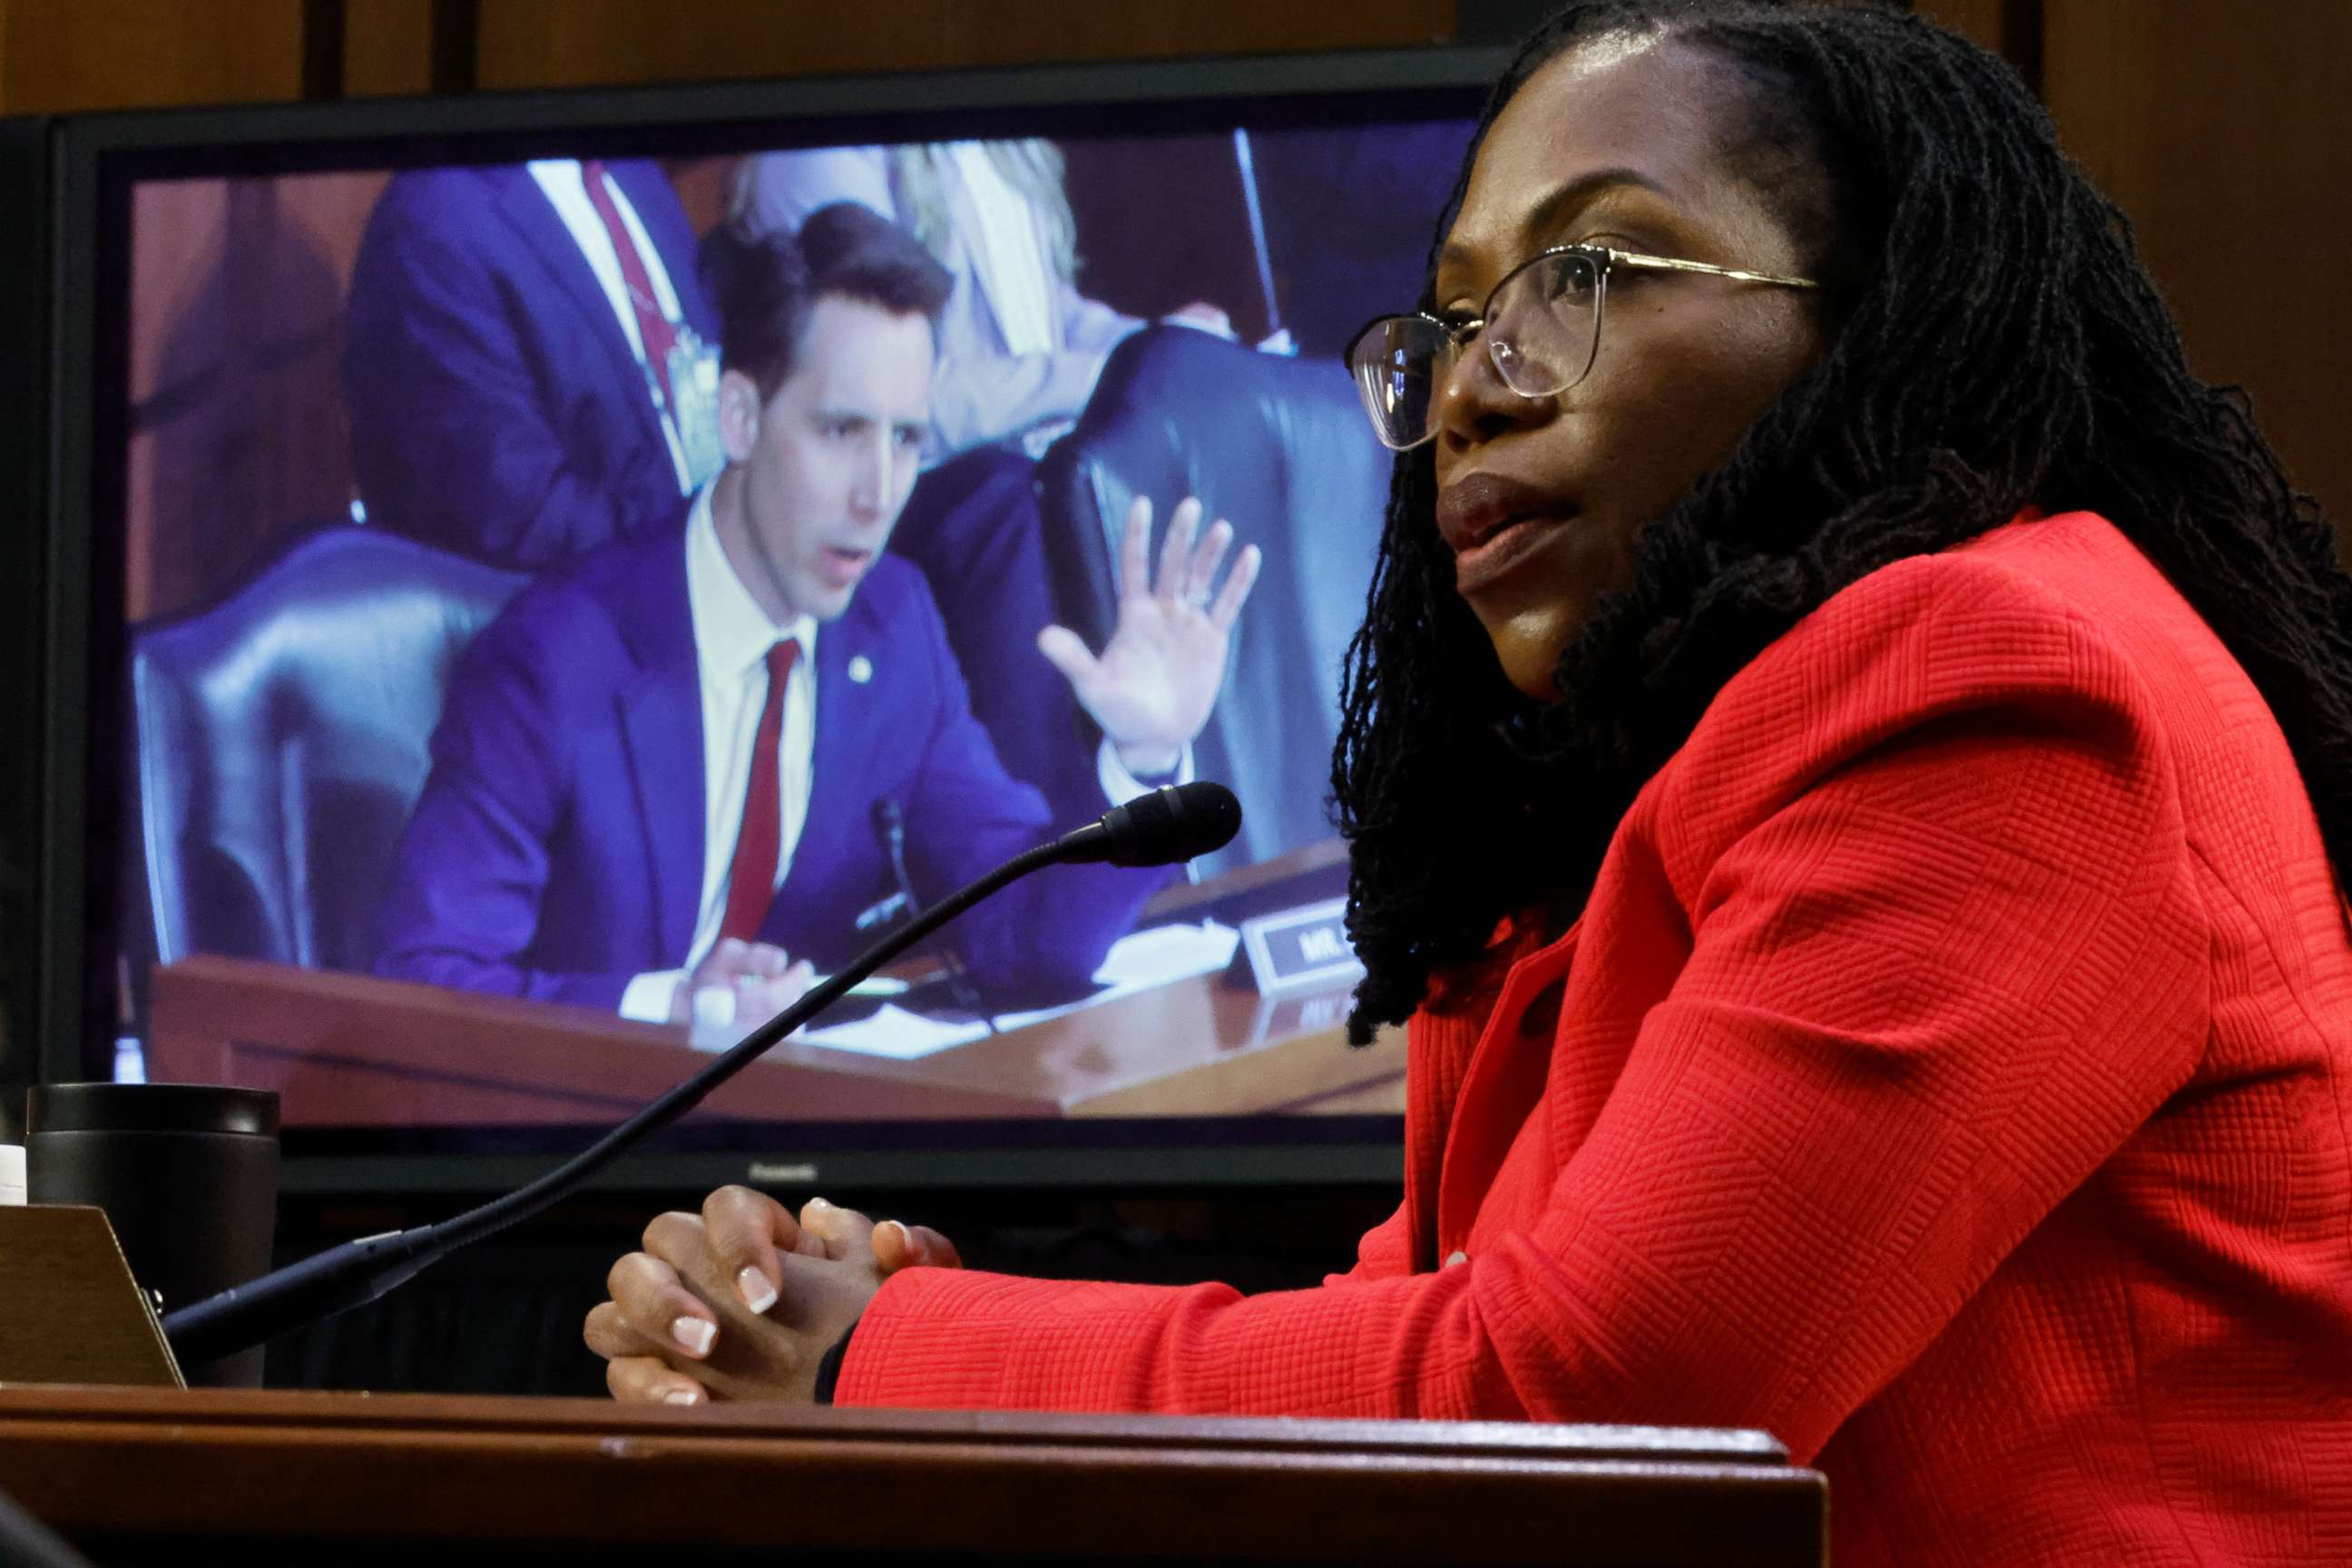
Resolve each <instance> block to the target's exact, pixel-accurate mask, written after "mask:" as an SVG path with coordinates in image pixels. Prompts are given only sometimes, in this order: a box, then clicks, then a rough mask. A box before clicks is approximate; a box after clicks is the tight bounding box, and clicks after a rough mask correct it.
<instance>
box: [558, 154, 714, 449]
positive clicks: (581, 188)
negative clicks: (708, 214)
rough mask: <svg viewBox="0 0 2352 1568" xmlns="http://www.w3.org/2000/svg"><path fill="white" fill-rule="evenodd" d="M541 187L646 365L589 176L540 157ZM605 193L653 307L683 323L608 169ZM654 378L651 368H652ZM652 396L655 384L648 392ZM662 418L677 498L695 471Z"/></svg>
mask: <svg viewBox="0 0 2352 1568" xmlns="http://www.w3.org/2000/svg"><path fill="white" fill-rule="evenodd" d="M525 167H527V168H528V169H530V177H531V178H532V179H534V180H537V181H538V182H539V188H540V189H541V190H542V191H544V192H546V193H547V199H548V201H549V203H550V204H551V205H553V206H554V208H555V216H558V217H560V218H562V220H563V226H564V227H565V228H567V229H570V230H571V231H572V241H573V243H575V244H577V245H578V246H579V247H580V253H581V254H582V255H583V256H585V257H586V258H588V265H589V267H590V268H592V269H593V271H594V272H595V274H596V281H597V283H598V284H600V285H601V286H602V287H603V288H604V298H605V299H606V300H609V301H610V302H611V304H612V307H613V314H614V316H616V317H618V318H619V319H620V322H621V331H622V333H623V334H624V335H625V337H627V339H628V340H629V352H630V353H633V354H635V355H636V356H637V363H638V364H639V365H641V366H644V365H646V340H645V334H643V333H642V332H640V331H638V330H637V307H636V301H635V300H631V299H630V298H629V281H628V279H626V278H625V277H624V276H622V273H621V258H620V257H619V256H617V255H615V254H614V250H613V235H612V231H611V230H610V229H607V228H606V227H605V226H604V218H602V217H601V216H598V215H597V212H596V206H595V204H594V203H593V202H591V201H590V200H589V199H588V172H587V170H586V169H584V168H583V167H582V166H581V163H580V160H579V159H577V158H539V159H534V160H533V161H532V162H531V163H528V164H526V165H525ZM604 191H605V194H606V195H610V196H611V197H612V198H613V208H614V211H616V212H618V213H619V214H620V215H621V226H623V227H624V228H625V229H627V230H628V231H629V238H630V240H631V241H632V242H633V243H634V244H635V246H636V247H637V259H638V260H639V261H641V262H643V263H644V264H645V268H646V278H647V279H649V280H650V281H651V282H652V283H653V286H654V303H655V305H656V306H657V307H659V308H660V310H661V313H662V314H663V315H664V316H666V317H667V318H668V319H669V320H670V321H685V320H686V312H685V310H683V309H682V308H681V307H680V306H679V304H678V302H677V289H676V288H674V287H673V286H672V285H671V283H670V280H669V268H667V267H665V266H663V265H662V258H661V252H660V251H659V250H657V249H656V248H655V247H654V242H653V237H652V236H651V235H648V234H647V233H646V226H645V225H644V224H643V223H641V222H639V221H638V219H637V209H636V208H635V207H633V206H631V205H629V198H628V195H626V193H625V192H624V191H623V190H622V189H621V183H620V182H619V181H618V180H615V179H614V178H613V176H612V174H611V173H610V172H609V171H608V172H607V173H606V174H605V175H604ZM648 373H649V374H650V368H649V367H648ZM652 395H653V394H652V389H651V384H648V386H647V390H646V397H647V399H648V400H650V399H651V398H652ZM656 412H657V413H658V414H659V416H660V423H661V428H662V439H664V440H665V441H667V442H668V443H669V460H670V462H671V464H672V466H674V467H675V468H677V490H678V494H680V495H684V494H685V493H686V492H687V491H688V489H691V488H692V487H693V484H694V478H693V473H692V470H690V469H689V468H688V467H687V466H686V448H685V447H683V446H682V445H681V444H680V443H679V441H678V438H677V420H676V416H674V415H673V413H672V411H671V410H669V409H667V408H662V409H659V410H657V411H656Z"/></svg>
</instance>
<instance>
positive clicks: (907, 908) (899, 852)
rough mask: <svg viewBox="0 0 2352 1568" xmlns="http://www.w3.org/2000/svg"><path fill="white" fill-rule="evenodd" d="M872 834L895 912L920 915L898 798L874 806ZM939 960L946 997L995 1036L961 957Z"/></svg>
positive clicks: (992, 1020)
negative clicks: (892, 888)
mask: <svg viewBox="0 0 2352 1568" xmlns="http://www.w3.org/2000/svg"><path fill="white" fill-rule="evenodd" d="M874 835H875V837H877V838H879V839H880V840H881V841H882V858H884V859H886V860H887V861H888V862H889V863H890V879H891V880H892V881H893V882H895V883H897V884H898V897H897V899H896V900H892V902H893V903H895V905H896V908H897V911H898V912H899V913H902V914H904V915H905V916H907V917H908V918H909V919H913V918H915V917H918V916H919V915H921V914H922V912H923V900H921V899H919V898H917V897H916V896H915V879H914V878H913V877H912V876H911V875H909V874H908V870H907V813H906V808H905V807H903V806H901V805H899V804H898V796H897V795H884V796H883V797H882V798H881V799H879V800H877V801H876V802H875V803H874ZM884 907H885V908H888V907H890V905H888V904H886V905H885V906H884ZM940 962H941V963H942V964H943V966H944V968H945V972H946V974H947V982H948V994H949V995H950V996H953V997H954V998H955V1005H957V1006H959V1007H961V1008H962V1009H963V1010H964V1011H965V1012H967V1013H969V1014H971V1016H973V1017H975V1018H978V1019H979V1020H980V1021H981V1022H982V1023H983V1024H985V1025H987V1026H988V1032H989V1033H990V1034H992V1035H993V1034H995V1033H996V1032H997V1029H996V1020H995V1018H993V1017H992V1016H990V1014H989V1011H988V1008H987V1007H986V1005H983V1004H982V1001H981V998H980V995H979V994H978V993H977V992H975V991H974V990H973V989H972V985H971V976H969V975H967V974H966V973H964V972H963V955H962V954H961V953H959V952H956V951H954V950H953V949H952V948H950V949H948V950H947V951H945V952H941V953H940Z"/></svg>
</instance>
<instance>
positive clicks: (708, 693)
mask: <svg viewBox="0 0 2352 1568" xmlns="http://www.w3.org/2000/svg"><path fill="white" fill-rule="evenodd" d="M686 600H687V604H688V606H689V607H690V609H691V612H692V614H693V616H694V658H695V664H696V667H697V668H699V669H700V670H701V672H702V679H701V682H700V684H701V687H702V801H703V810H702V901H701V903H700V905H699V906H698V909H699V912H698V914H697V915H696V916H695V921H694V943H693V945H692V946H691V947H689V948H688V950H687V954H686V963H684V965H683V966H681V967H679V968H677V969H668V970H659V971H656V972H655V973H651V974H640V975H638V976H636V977H635V979H633V980H631V981H630V982H629V984H628V988H627V990H626V991H625V992H624V993H623V994H622V996H621V1016H623V1017H625V1018H644V1019H646V1020H648V1021H655V1022H657V1021H659V1020H661V1019H664V1018H667V1017H668V1016H669V1004H670V997H671V996H672V994H675V992H676V991H677V983H678V981H679V980H680V979H681V978H683V977H684V976H685V975H687V974H688V973H692V971H693V969H694V966H695V965H696V964H698V963H701V962H702V960H703V958H704V957H705V956H706V955H707V954H708V953H709V952H710V950H711V949H712V948H713V947H715V946H717V945H718V942H719V922H720V921H722V920H724V919H725V918H726V915H727V895H728V893H729V891H730V888H731V885H732V883H733V871H734V864H735V839H736V837H737V836H738V835H739V834H740V833H741V832H742V830H743V805H744V798H743V797H744V794H745V792H746V791H748V790H749V789H750V788H751V742H753V741H754V740H756V739H757V738H758V735H759V730H760V714H761V710H764V709H765V708H766V707H767V705H768V650H769V649H770V648H771V647H774V646H775V645H776V644H777V643H779V642H782V641H783V640H784V639H785V638H787V637H789V638H791V639H792V640H793V641H795V642H797V643H799V644H800V645H801V653H800V658H799V659H798V660H797V661H796V662H795V663H794V664H793V673H792V679H790V680H789V681H787V682H786V684H785V687H784V710H783V727H782V737H781V740H780V742H779V743H780V744H781V745H782V748H783V749H782V754H781V755H780V756H779V757H778V758H777V767H776V783H777V785H778V787H779V789H781V790H782V798H781V799H780V800H779V802H778V805H779V808H780V809H779V811H778V813H777V816H776V826H777V828H778V832H777V835H776V846H777V855H776V869H775V876H774V878H773V879H772V882H771V883H770V887H771V889H775V888H781V887H782V886H783V884H784V878H785V877H786V876H788V875H790V874H791V872H792V868H793V851H794V850H795V849H797V848H798V847H800V841H801V829H802V828H803V827H804V826H807V823H808V802H809V774H810V768H809V762H810V758H811V757H812V756H813V755H814V752H815V750H816V618H815V617H814V616H800V617H799V618H797V619H795V620H794V621H793V623H792V625H790V626H785V627H782V629H781V630H780V629H778V627H777V626H776V625H775V623H774V622H772V621H771V620H769V619H768V613H767V612H766V611H765V610H762V609H761V608H760V605H759V602H758V601H757V600H755V599H753V598H752V597H751V590H750V589H748V588H746V587H744V586H743V580H742V579H741V578H740V577H738V576H736V575H735V568H734V566H733V565H732V564H731V563H730V562H729V561H728V559H727V552H726V551H725V550H724V549H723V548H721V547H720V545H719V529H718V526H717V524H716V523H714V522H713V521H712V519H711V515H710V487H709V485H705V486H703V488H702V489H701V490H700V491H699V492H698V494H697V495H696V496H695V498H694V505H693V506H692V508H690V509H689V510H688V512H687V518H686Z"/></svg>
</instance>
